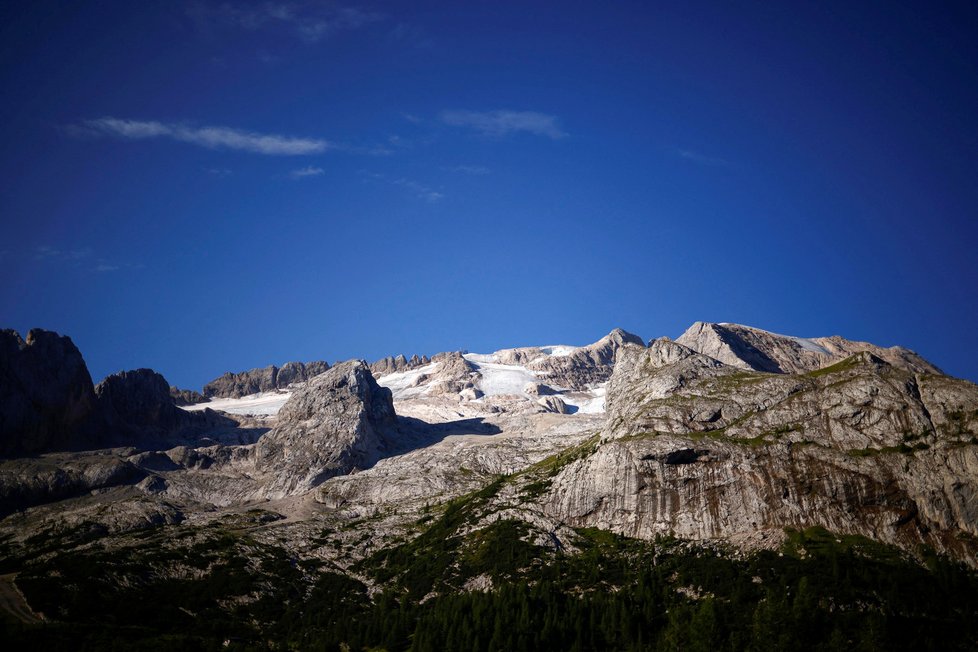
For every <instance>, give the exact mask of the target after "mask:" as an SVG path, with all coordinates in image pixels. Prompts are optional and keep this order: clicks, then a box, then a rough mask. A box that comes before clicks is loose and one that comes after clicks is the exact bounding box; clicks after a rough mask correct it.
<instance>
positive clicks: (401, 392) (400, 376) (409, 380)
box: [377, 362, 440, 401]
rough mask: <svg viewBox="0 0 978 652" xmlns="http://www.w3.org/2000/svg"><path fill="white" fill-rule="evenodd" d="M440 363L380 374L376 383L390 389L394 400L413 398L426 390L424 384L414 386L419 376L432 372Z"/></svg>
mask: <svg viewBox="0 0 978 652" xmlns="http://www.w3.org/2000/svg"><path fill="white" fill-rule="evenodd" d="M439 364H440V363H438V362H432V363H431V364H426V365H425V366H423V367H418V368H417V369H409V370H408V371H399V372H397V373H393V374H387V375H386V376H381V377H380V378H378V379H377V384H378V385H380V386H381V387H386V388H388V389H389V390H391V394H393V395H394V400H396V401H401V400H404V399H406V398H414V397H416V396H420V395H422V394H424V393H425V392H426V391H427V389H428V388H427V387H426V386H425V385H420V386H415V384H416V383H417V382H418V378H420V377H421V376H422V375H424V374H430V373H433V372H434V371H435V370H436V369H437V368H438V365H439Z"/></svg>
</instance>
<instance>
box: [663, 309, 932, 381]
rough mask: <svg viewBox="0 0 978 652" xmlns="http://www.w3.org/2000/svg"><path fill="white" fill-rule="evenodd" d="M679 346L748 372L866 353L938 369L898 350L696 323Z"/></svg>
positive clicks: (808, 367) (808, 366) (810, 365)
mask: <svg viewBox="0 0 978 652" xmlns="http://www.w3.org/2000/svg"><path fill="white" fill-rule="evenodd" d="M676 341H677V342H678V343H679V344H682V345H683V346H686V347H689V348H690V349H693V350H694V351H698V352H699V353H702V354H703V355H708V356H710V357H711V358H715V359H717V360H719V361H720V362H723V363H726V364H728V365H732V366H734V367H738V368H740V369H749V370H753V371H767V372H771V373H793V374H797V373H805V372H806V371H814V370H815V369H821V368H822V367H827V366H829V365H831V364H835V363H836V362H839V361H840V360H843V359H845V358H848V357H849V356H851V355H853V354H855V353H860V352H862V351H868V352H870V353H872V354H873V355H875V356H876V357H878V358H882V359H883V360H886V361H887V362H889V363H890V364H892V365H894V366H896V367H900V368H902V369H906V370H908V371H913V372H919V373H930V374H939V373H941V370H940V369H938V368H937V367H935V366H934V365H933V364H931V363H930V362H928V361H927V360H925V359H923V358H922V357H920V356H919V355H917V354H916V353H914V352H913V351H911V350H909V349H905V348H903V347H901V346H893V347H889V348H883V347H880V346H876V345H875V344H870V343H869V342H853V341H851V340H847V339H845V338H842V337H839V336H838V335H833V336H832V337H816V338H804V337H789V336H787V335H778V334H777V333H770V332H768V331H764V330H761V329H759V328H751V327H750V326H741V325H740V324H711V323H707V322H700V321H698V322H696V323H694V324H693V325H692V326H690V327H689V329H687V330H686V332H685V333H683V334H682V335H680V336H679V338H678V339H677V340H676Z"/></svg>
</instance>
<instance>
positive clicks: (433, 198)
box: [360, 170, 445, 204]
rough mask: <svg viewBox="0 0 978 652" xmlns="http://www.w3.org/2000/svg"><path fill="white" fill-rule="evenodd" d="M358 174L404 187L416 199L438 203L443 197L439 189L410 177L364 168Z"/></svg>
mask: <svg viewBox="0 0 978 652" xmlns="http://www.w3.org/2000/svg"><path fill="white" fill-rule="evenodd" d="M360 174H362V175H363V176H364V177H365V178H367V179H373V180H374V181H383V182H385V183H389V184H391V185H394V186H399V187H401V188H404V189H405V190H407V191H408V192H410V193H411V194H413V195H414V196H415V197H417V198H418V199H423V200H424V201H426V202H429V203H432V204H435V203H438V202H440V201H441V200H442V199H444V198H445V194H444V193H443V192H441V191H440V190H435V189H434V188H430V187H428V186H426V185H424V184H423V183H418V182H417V181H414V180H412V179H406V178H404V177H398V178H396V179H395V178H390V177H388V176H387V175H385V174H381V173H379V172H367V171H365V170H361V171H360Z"/></svg>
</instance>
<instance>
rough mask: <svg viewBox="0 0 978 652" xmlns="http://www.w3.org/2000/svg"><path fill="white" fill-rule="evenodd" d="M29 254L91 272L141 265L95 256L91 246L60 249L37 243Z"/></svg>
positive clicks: (46, 263)
mask: <svg viewBox="0 0 978 652" xmlns="http://www.w3.org/2000/svg"><path fill="white" fill-rule="evenodd" d="M29 256H30V257H31V258H33V259H34V260H35V261H38V262H40V263H43V264H45V265H67V266H70V267H72V268H78V269H89V270H91V271H93V272H114V271H116V270H120V269H141V268H142V267H143V266H142V265H136V264H130V263H121V262H115V261H109V260H106V259H105V258H99V257H96V255H95V251H94V250H93V249H92V248H91V247H80V248H74V249H61V248H59V247H54V246H51V245H39V246H37V247H34V249H33V250H31V251H30V254H29Z"/></svg>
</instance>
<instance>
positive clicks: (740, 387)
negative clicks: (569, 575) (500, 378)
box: [543, 340, 978, 564]
mask: <svg viewBox="0 0 978 652" xmlns="http://www.w3.org/2000/svg"><path fill="white" fill-rule="evenodd" d="M607 417H608V421H607V426H606V430H605V434H604V440H603V443H602V445H600V446H599V447H598V448H597V450H596V451H595V452H594V453H593V454H592V455H590V456H588V457H586V458H585V459H582V460H580V461H578V462H575V463H573V464H570V465H568V466H567V467H566V468H565V469H564V470H562V471H561V473H560V474H559V475H558V476H557V477H556V478H555V480H554V483H553V487H552V489H551V491H550V492H549V494H548V495H547V497H545V498H544V500H543V506H544V509H546V510H547V511H548V512H549V513H551V514H552V515H554V516H555V517H556V518H559V519H562V520H565V521H566V522H567V523H570V524H574V525H586V526H595V527H602V528H607V529H611V530H615V531H618V532H621V533H624V534H628V535H631V536H639V537H643V538H652V537H655V536H657V535H661V534H671V535H675V536H679V537H684V538H691V539H713V538H721V539H727V540H733V541H738V540H747V539H749V538H750V537H752V536H754V535H756V534H757V533H758V532H762V531H765V530H769V531H770V530H780V529H781V528H784V527H808V526H813V525H819V526H823V527H826V528H828V529H830V530H832V531H835V532H840V533H852V534H861V535H865V536H868V537H870V538H873V539H876V540H880V541H884V542H888V543H894V544H897V545H900V546H903V547H905V548H914V547H915V546H918V545H920V544H926V545H929V546H932V547H934V548H935V549H937V550H940V551H944V552H948V553H950V554H952V555H955V556H957V557H958V558H961V559H965V560H967V561H969V563H971V564H975V561H976V560H975V556H974V555H975V553H976V552H978V546H976V544H975V537H976V536H978V444H976V441H978V440H976V439H975V438H976V437H978V387H976V386H975V385H974V384H972V383H969V382H967V381H963V380H957V379H954V378H949V377H947V376H943V375H933V374H923V373H914V372H912V371H908V370H907V369H903V368H900V367H897V366H894V365H892V364H889V363H888V362H887V361H885V360H883V359H881V358H879V357H877V356H876V355H874V354H872V353H869V352H862V353H858V354H856V355H854V356H851V357H850V358H847V359H845V360H843V361H842V362H840V363H837V364H836V365H833V366H831V367H827V368H824V369H820V370H816V371H813V372H809V373H805V374H772V373H759V372H753V371H750V372H747V371H743V370H742V369H739V368H737V367H733V366H730V365H725V364H722V363H720V362H718V361H716V360H714V359H712V358H710V357H707V356H705V355H702V354H700V353H697V352H695V351H693V350H691V349H689V348H687V347H684V346H682V345H681V344H678V343H675V342H671V341H668V340H656V341H655V342H653V343H652V345H651V346H650V347H649V348H648V349H642V348H639V347H632V346H626V347H624V348H622V350H621V351H620V352H619V357H618V363H617V365H616V367H615V373H614V376H613V377H612V380H611V382H610V384H609V388H608V394H607Z"/></svg>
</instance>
